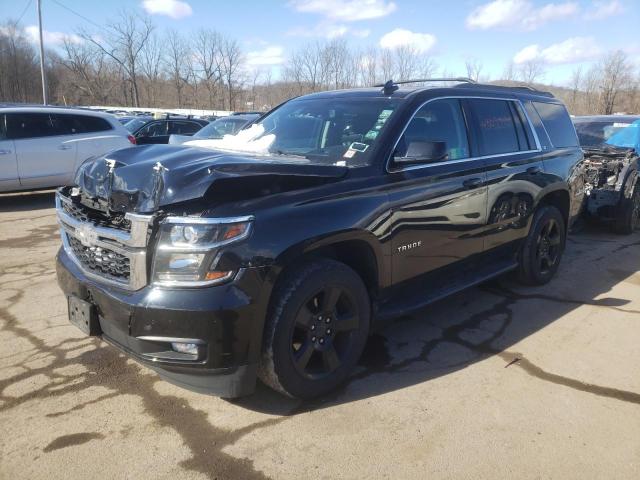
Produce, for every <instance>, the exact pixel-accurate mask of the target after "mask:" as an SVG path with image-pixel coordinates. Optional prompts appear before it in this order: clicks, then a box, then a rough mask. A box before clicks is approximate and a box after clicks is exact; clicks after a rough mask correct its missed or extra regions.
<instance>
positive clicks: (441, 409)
mask: <svg viewBox="0 0 640 480" xmlns="http://www.w3.org/2000/svg"><path fill="white" fill-rule="evenodd" d="M52 205H53V195H52V193H50V192H45V193H32V194H16V195H4V196H0V247H1V252H2V255H0V285H1V287H0V340H1V341H2V343H1V344H2V346H3V348H2V349H1V350H0V425H2V433H3V435H1V436H0V478H29V479H40V478H43V479H47V480H51V479H57V478H92V477H109V478H140V477H142V476H149V477H151V478H180V479H182V478H187V479H190V478H203V479H206V478H211V479H214V478H216V479H225V478H232V479H258V478H284V479H288V478H291V479H293V478H327V479H329V478H330V479H338V478H364V477H371V478H376V479H377V478H427V477H429V478H470V479H481V478H488V479H489V478H490V479H494V478H564V479H567V478H580V479H590V478H594V479H596V478H639V477H640V370H639V365H640V233H636V234H634V235H632V236H617V235H614V234H611V233H608V232H607V231H606V230H605V229H602V228H600V229H598V228H593V227H590V228H588V229H586V230H585V231H582V232H578V233H576V234H574V235H573V236H572V237H570V240H569V242H568V245H567V252H566V255H565V257H564V260H563V264H562V266H561V271H560V274H559V275H558V277H557V278H556V279H555V280H554V281H552V282H551V283H550V284H549V285H546V286H544V287H536V288H528V287H527V288H525V287H521V286H519V285H518V284H516V283H514V282H513V281H511V280H510V279H509V278H508V277H507V278H503V279H499V280H496V281H493V282H490V283H487V284H484V285H482V286H480V287H478V288H473V289H470V290H467V291H465V292H462V293H460V294H457V295H455V296H454V297H451V298H448V299H446V300H443V301H440V302H438V303H436V304H434V305H432V306H431V307H429V308H427V309H424V310H421V311H420V312H418V313H416V314H414V315H412V316H410V317H404V318H400V319H398V320H397V321H396V322H395V323H394V324H393V325H391V326H390V327H388V328H386V329H385V330H384V331H382V332H379V333H377V334H375V335H374V336H372V337H371V339H370V341H369V343H368V345H367V348H366V351H365V354H364V356H363V360H362V362H361V366H360V367H359V369H358V371H357V372H356V373H355V374H354V376H353V378H352V379H351V381H350V382H349V383H348V384H347V385H346V386H345V387H343V388H342V389H340V390H339V391H338V392H336V393H334V394H333V395H331V396H330V397H327V398H323V399H321V400H319V401H315V402H312V403H299V402H296V401H292V400H290V399H286V398H283V397H281V396H280V395H278V394H276V393H274V392H271V391H270V390H268V389H266V388H265V387H259V388H258V391H257V392H256V394H255V395H254V396H252V397H248V398H244V399H240V400H236V401H226V400H221V399H218V398H214V397H208V396H204V395H199V394H196V393H191V392H188V391H185V390H182V389H180V388H177V387H174V386H172V385H170V384H168V383H166V382H163V381H161V380H159V378H158V377H157V375H156V374H155V373H153V372H152V371H150V370H148V369H147V368H144V367H142V366H140V365H138V364H136V363H135V362H133V361H131V360H128V359H127V358H126V357H125V356H123V355H121V354H120V353H118V351H116V350H115V349H114V348H112V347H110V346H109V345H107V344H106V343H104V342H101V341H100V340H97V339H91V338H87V337H84V336H83V335H82V334H81V333H80V332H79V331H78V330H76V329H75V327H73V326H71V325H70V324H69V323H68V321H67V317H66V301H65V298H64V296H63V295H62V293H61V291H60V290H59V289H58V287H57V284H56V281H55V263H54V256H55V252H56V250H57V248H58V245H59V238H58V232H57V226H56V223H55V215H54V210H53V208H52Z"/></svg>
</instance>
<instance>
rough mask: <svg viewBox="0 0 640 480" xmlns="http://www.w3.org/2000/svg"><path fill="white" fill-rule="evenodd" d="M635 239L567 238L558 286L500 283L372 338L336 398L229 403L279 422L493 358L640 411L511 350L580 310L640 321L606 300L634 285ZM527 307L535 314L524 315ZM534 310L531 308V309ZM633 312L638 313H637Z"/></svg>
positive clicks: (638, 239)
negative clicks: (278, 418) (617, 287)
mask: <svg viewBox="0 0 640 480" xmlns="http://www.w3.org/2000/svg"><path fill="white" fill-rule="evenodd" d="M639 246H640V235H638V234H635V235H632V236H626V237H625V236H614V235H611V234H609V233H608V232H607V231H606V229H602V228H601V227H600V228H598V227H585V228H584V229H583V230H582V232H580V233H579V234H577V235H574V236H573V237H571V239H570V241H569V243H568V245H567V252H566V255H565V258H564V259H563V265H562V266H561V273H560V276H559V277H560V278H557V279H555V280H553V281H552V282H551V283H550V284H549V285H546V286H544V287H537V288H533V287H532V288H528V287H522V286H519V285H518V284H517V282H515V281H514V279H513V278H512V277H511V276H504V277H502V278H499V279H496V280H494V281H491V282H487V283H485V284H484V285H481V286H480V287H477V288H473V289H469V290H466V291H464V292H461V293H459V294H457V295H454V296H452V297H450V298H447V299H445V300H442V301H440V302H437V303H435V304H433V305H431V306H429V307H427V308H425V309H422V310H420V311H418V312H416V313H415V314H413V315H411V316H408V317H404V318H400V319H397V321H396V322H395V323H394V324H393V325H391V326H389V327H387V328H386V329H384V330H383V331H381V332H379V333H378V334H375V335H373V336H372V337H371V338H370V340H369V342H368V344H367V347H366V349H365V352H364V354H363V356H362V359H361V368H360V370H359V372H357V373H356V374H355V375H354V376H353V377H352V379H351V380H350V382H349V383H348V384H347V385H346V386H345V387H343V388H342V389H341V390H340V391H338V392H336V393H334V394H332V395H330V396H328V397H326V398H323V399H320V400H317V401H314V402H307V403H300V402H296V401H294V400H291V399H288V398H285V397H283V396H281V395H279V394H276V393H274V392H272V391H271V390H270V389H268V388H267V387H264V386H262V385H260V386H259V388H258V391H257V393H256V394H255V395H253V396H251V397H246V398H242V399H238V400H234V403H235V404H238V405H241V406H243V407H245V408H249V409H252V410H256V411H260V412H267V413H272V414H279V415H290V414H295V413H298V412H301V411H308V410H315V409H322V408H326V407H329V406H333V405H336V404H341V403H346V402H352V401H356V400H361V399H365V398H369V397H373V396H376V395H381V394H385V393H388V392H391V391H394V390H398V389H402V388H406V387H409V386H411V385H415V384H418V383H422V382H427V381H429V380H431V379H433V378H435V377H439V376H442V375H447V374H449V373H451V372H454V371H457V370H459V369H462V368H466V367H467V366H469V365H471V364H473V363H475V362H478V361H481V360H483V359H486V358H487V357H490V356H493V355H497V356H499V357H501V358H502V359H503V360H504V362H505V367H506V366H508V367H510V368H511V367H513V368H522V369H523V370H524V371H525V372H526V373H527V374H529V375H532V376H534V377H537V378H539V379H542V380H545V381H549V382H553V383H556V384H560V385H564V386H566V387H568V388H574V389H577V390H581V391H585V392H588V393H592V394H594V395H601V396H605V397H611V398H616V399H618V400H621V401H626V402H632V403H636V404H640V394H639V393H634V392H627V391H622V390H617V389H613V388H608V387H604V386H598V385H590V384H585V383H583V382H580V381H578V380H574V379H571V378H565V377H562V376H559V375H554V374H552V373H549V372H546V371H544V370H542V369H541V368H539V367H537V366H536V365H534V364H532V363H531V362H530V361H529V360H527V359H526V358H525V357H524V356H523V355H522V354H521V353H519V352H512V351H510V350H509V349H510V347H512V346H513V345H515V344H517V343H518V342H520V341H521V340H523V339H524V338H526V337H528V336H530V335H532V334H534V333H535V332H537V331H539V330H541V329H543V328H544V327H546V326H547V325H549V324H551V323H553V322H554V321H555V320H557V319H559V318H561V317H563V316H564V315H566V314H568V313H569V312H570V311H572V310H574V309H576V308H578V307H580V306H581V305H585V304H587V305H593V306H594V307H596V308H600V309H602V310H603V313H604V314H606V313H607V311H610V310H619V311H624V312H630V313H637V314H639V315H640V310H633V309H632V308H631V307H629V303H630V300H628V299H624V298H616V297H612V296H608V295H607V294H608V293H609V292H610V291H611V289H612V288H613V287H614V286H615V285H616V284H618V283H619V282H621V281H625V280H626V279H629V280H628V281H631V282H632V283H633V282H635V281H637V280H638V276H637V272H638V271H640V255H638V254H637V253H635V254H632V250H631V249H635V251H636V252H637V251H638V250H640V248H639ZM524 302H530V305H531V306H532V307H534V306H535V309H534V308H527V305H523V303H524ZM531 302H535V303H531ZM635 308H637V307H635Z"/></svg>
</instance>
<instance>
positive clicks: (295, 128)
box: [189, 98, 398, 167]
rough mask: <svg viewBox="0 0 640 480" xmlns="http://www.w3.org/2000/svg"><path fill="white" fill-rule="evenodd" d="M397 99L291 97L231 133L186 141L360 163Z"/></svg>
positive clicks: (352, 164)
mask: <svg viewBox="0 0 640 480" xmlns="http://www.w3.org/2000/svg"><path fill="white" fill-rule="evenodd" d="M397 105H398V101H397V100H396V99H389V98H362V99H344V98H319V99H306V100H305V99H300V100H292V101H290V102H288V103H285V104H284V105H282V106H281V107H280V108H278V109H277V110H275V111H273V112H271V113H270V114H269V115H267V116H266V117H264V118H263V119H262V120H260V121H259V122H257V123H254V124H253V125H252V126H251V127H250V128H247V129H245V130H241V131H240V132H239V133H238V134H237V135H235V136H230V135H227V136H225V137H224V138H223V139H221V140H199V141H194V142H190V143H189V145H197V146H201V147H207V148H215V149H224V150H234V151H244V152H253V153H259V154H264V155H270V156H275V157H277V156H294V157H302V158H305V159H307V160H311V161H313V162H314V163H324V164H327V165H343V166H347V167H362V166H366V165H369V164H370V163H371V158H370V157H371V150H372V147H373V145H374V144H375V143H376V141H377V138H378V136H379V135H380V132H381V131H382V129H383V128H384V125H385V123H386V122H387V120H388V119H389V117H390V116H391V114H392V113H393V111H394V109H395V108H396V107H397Z"/></svg>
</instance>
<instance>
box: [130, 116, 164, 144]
mask: <svg viewBox="0 0 640 480" xmlns="http://www.w3.org/2000/svg"><path fill="white" fill-rule="evenodd" d="M168 127H169V122H167V121H166V120H157V121H155V122H150V123H148V124H147V125H145V126H144V127H142V129H140V130H139V131H138V132H137V133H136V143H137V144H138V145H148V144H156V143H169V130H168Z"/></svg>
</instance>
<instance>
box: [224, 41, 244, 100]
mask: <svg viewBox="0 0 640 480" xmlns="http://www.w3.org/2000/svg"><path fill="white" fill-rule="evenodd" d="M219 48H220V54H219V55H220V70H221V71H220V73H221V76H222V79H223V82H224V84H225V86H226V88H227V99H228V100H229V103H228V106H229V110H234V109H235V95H236V91H235V90H236V87H237V85H236V83H237V82H238V80H239V74H240V72H241V70H240V67H241V66H242V62H243V57H244V56H243V54H242V50H241V49H240V45H239V44H238V41H237V40H234V39H231V38H221V41H220V47H219Z"/></svg>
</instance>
